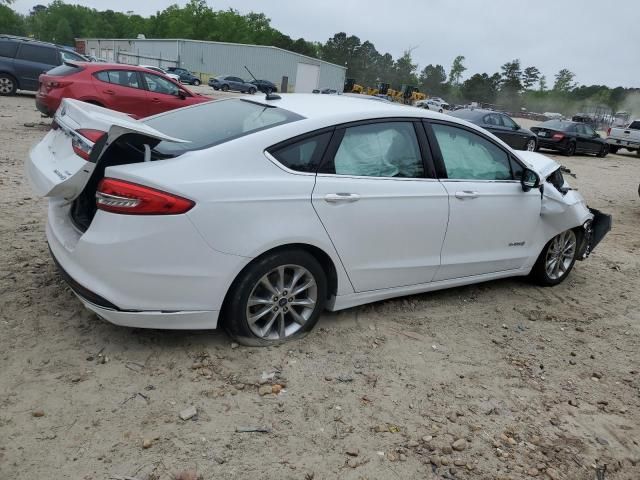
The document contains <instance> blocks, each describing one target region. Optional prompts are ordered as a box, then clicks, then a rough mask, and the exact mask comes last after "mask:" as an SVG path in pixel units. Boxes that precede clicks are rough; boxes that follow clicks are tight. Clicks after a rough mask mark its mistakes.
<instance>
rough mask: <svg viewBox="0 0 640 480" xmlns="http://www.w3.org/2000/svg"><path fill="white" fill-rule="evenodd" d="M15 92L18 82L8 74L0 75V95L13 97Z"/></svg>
mask: <svg viewBox="0 0 640 480" xmlns="http://www.w3.org/2000/svg"><path fill="white" fill-rule="evenodd" d="M16 90H18V82H17V81H16V79H15V78H14V77H13V76H12V75H9V74H8V73H0V95H1V96H9V95H15V94H16Z"/></svg>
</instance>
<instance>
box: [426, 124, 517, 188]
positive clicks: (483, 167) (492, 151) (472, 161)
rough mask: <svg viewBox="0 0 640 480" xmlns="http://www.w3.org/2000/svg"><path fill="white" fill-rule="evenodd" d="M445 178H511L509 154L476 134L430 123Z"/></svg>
mask: <svg viewBox="0 0 640 480" xmlns="http://www.w3.org/2000/svg"><path fill="white" fill-rule="evenodd" d="M433 133H434V134H435V136H436V139H437V141H438V146H439V147H440V152H441V153H442V160H443V161H444V165H445V168H446V170H447V177H448V178H450V179H456V180H512V179H513V175H512V173H511V164H510V160H509V155H507V153H506V152H505V151H504V150H502V149H501V148H500V147H498V146H497V145H494V144H493V143H491V142H490V141H489V140H486V139H485V138H483V137H481V136H480V135H478V134H476V133H472V132H470V131H468V130H464V129H462V128H458V127H452V126H449V125H440V124H434V125H433Z"/></svg>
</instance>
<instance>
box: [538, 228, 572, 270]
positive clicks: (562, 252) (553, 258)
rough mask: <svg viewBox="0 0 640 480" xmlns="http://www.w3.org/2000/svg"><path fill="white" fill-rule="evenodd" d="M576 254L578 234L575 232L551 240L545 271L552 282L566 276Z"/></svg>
mask: <svg viewBox="0 0 640 480" xmlns="http://www.w3.org/2000/svg"><path fill="white" fill-rule="evenodd" d="M575 254H576V234H575V233H574V232H573V230H567V231H566V232H562V233H561V234H559V235H557V236H556V237H554V238H553V239H552V240H551V243H550V244H549V247H548V249H547V255H546V258H545V271H546V273H547V276H548V277H549V278H550V279H551V280H558V279H560V278H562V277H563V276H564V275H566V273H567V271H568V270H569V268H570V267H571V263H572V262H573V259H574V257H575Z"/></svg>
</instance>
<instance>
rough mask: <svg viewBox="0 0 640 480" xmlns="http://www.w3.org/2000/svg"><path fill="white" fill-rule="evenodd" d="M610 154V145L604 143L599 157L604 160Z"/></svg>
mask: <svg viewBox="0 0 640 480" xmlns="http://www.w3.org/2000/svg"><path fill="white" fill-rule="evenodd" d="M608 153H609V144H608V143H604V144H603V145H602V147H600V151H599V152H598V153H597V156H598V157H600V158H604V157H606V156H607V154H608Z"/></svg>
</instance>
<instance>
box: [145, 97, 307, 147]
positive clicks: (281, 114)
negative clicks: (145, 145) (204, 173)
mask: <svg viewBox="0 0 640 480" xmlns="http://www.w3.org/2000/svg"><path fill="white" fill-rule="evenodd" d="M303 118H304V117H302V116H300V115H298V114H295V113H293V112H290V111H288V110H284V109H282V108H278V107H274V106H271V105H268V106H265V105H261V104H259V103H255V102H252V101H248V100H237V99H229V100H217V101H214V102H207V103H202V104H199V105H195V106H193V107H189V108H181V109H178V110H172V111H170V112H167V113H163V114H160V115H157V116H155V117H152V118H150V119H149V120H146V121H145V123H146V124H147V125H149V126H150V127H153V128H155V129H157V130H159V131H160V132H162V133H165V134H167V135H171V136H172V137H175V138H180V139H182V140H188V141H189V142H190V143H173V142H160V143H159V144H158V145H156V147H155V148H154V150H155V151H156V152H158V153H160V154H161V155H172V156H173V155H180V154H182V153H184V152H188V151H191V150H201V149H203V148H208V147H212V146H214V145H219V144H221V143H225V142H228V141H230V140H234V139H236V138H240V137H244V136H245V135H249V134H250V133H254V132H259V131H260V130H265V129H268V128H273V127H276V126H278V125H284V124H285V123H290V122H295V121H297V120H302V119H303Z"/></svg>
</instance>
